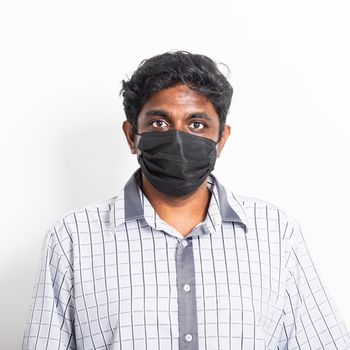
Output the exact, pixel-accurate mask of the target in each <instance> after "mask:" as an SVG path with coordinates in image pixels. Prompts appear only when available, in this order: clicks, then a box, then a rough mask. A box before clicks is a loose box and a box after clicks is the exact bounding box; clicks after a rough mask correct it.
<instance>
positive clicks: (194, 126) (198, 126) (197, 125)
mask: <svg viewBox="0 0 350 350" xmlns="http://www.w3.org/2000/svg"><path fill="white" fill-rule="evenodd" d="M190 128H191V129H195V130H201V129H203V128H205V124H204V123H202V122H192V123H191V124H190Z"/></svg>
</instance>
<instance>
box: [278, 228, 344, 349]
mask: <svg viewBox="0 0 350 350" xmlns="http://www.w3.org/2000/svg"><path fill="white" fill-rule="evenodd" d="M289 240H290V252H289V256H288V257H287V263H286V267H287V269H286V271H287V286H286V297H285V305H284V310H283V319H284V321H283V325H282V331H281V336H280V341H279V344H278V349H280V350H282V349H288V350H292V349H302V350H304V349H305V350H306V349H308V350H309V349H312V350H314V349H327V350H332V349H337V350H345V349H350V336H349V332H348V331H347V329H346V326H345V324H344V322H343V320H342V319H341V316H340V314H339V312H338V310H337V307H336V305H335V303H334V301H333V300H332V298H331V296H330V294H329V292H328V291H327V288H326V286H325V284H324V281H323V279H322V277H321V276H320V274H319V273H318V271H317V268H316V266H315V263H314V261H313V260H312V258H311V256H310V253H309V250H308V245H307V243H306V242H305V240H304V237H303V234H302V231H301V227H300V224H299V223H298V222H295V223H294V225H293V229H292V231H291V235H290V239H289Z"/></svg>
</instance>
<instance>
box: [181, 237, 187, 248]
mask: <svg viewBox="0 0 350 350" xmlns="http://www.w3.org/2000/svg"><path fill="white" fill-rule="evenodd" d="M187 244H188V242H187V241H186V240H185V239H184V240H182V245H183V246H184V247H187Z"/></svg>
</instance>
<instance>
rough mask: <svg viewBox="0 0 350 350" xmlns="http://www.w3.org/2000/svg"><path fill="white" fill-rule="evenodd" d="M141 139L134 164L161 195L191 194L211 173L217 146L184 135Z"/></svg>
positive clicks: (152, 134) (172, 133)
mask: <svg viewBox="0 0 350 350" xmlns="http://www.w3.org/2000/svg"><path fill="white" fill-rule="evenodd" d="M138 135H140V136H141V138H140V141H139V144H138V148H139V150H140V151H141V154H140V155H139V156H138V158H137V160H138V162H139V164H140V166H141V170H142V172H143V174H144V175H145V176H146V178H147V180H148V181H149V182H150V183H151V184H152V185H153V186H154V187H155V188H156V189H157V190H158V191H160V192H162V193H164V194H167V195H169V196H173V197H181V196H185V195H187V194H190V193H192V192H194V191H195V190H196V189H197V188H198V187H199V186H200V185H201V184H202V183H203V182H204V180H205V179H206V178H207V177H208V175H209V174H210V173H211V172H212V171H213V169H214V165H215V161H216V156H217V154H216V144H217V143H216V142H215V141H213V140H211V139H208V138H206V137H201V136H196V135H191V134H188V133H186V132H183V131H178V130H169V131H152V132H144V133H142V134H138Z"/></svg>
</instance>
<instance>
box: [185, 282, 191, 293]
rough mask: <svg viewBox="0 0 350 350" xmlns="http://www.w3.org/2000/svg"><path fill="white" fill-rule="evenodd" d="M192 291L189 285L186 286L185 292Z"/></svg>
mask: <svg viewBox="0 0 350 350" xmlns="http://www.w3.org/2000/svg"><path fill="white" fill-rule="evenodd" d="M190 290H191V287H190V286H189V285H188V284H185V285H184V291H186V292H189V291H190Z"/></svg>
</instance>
